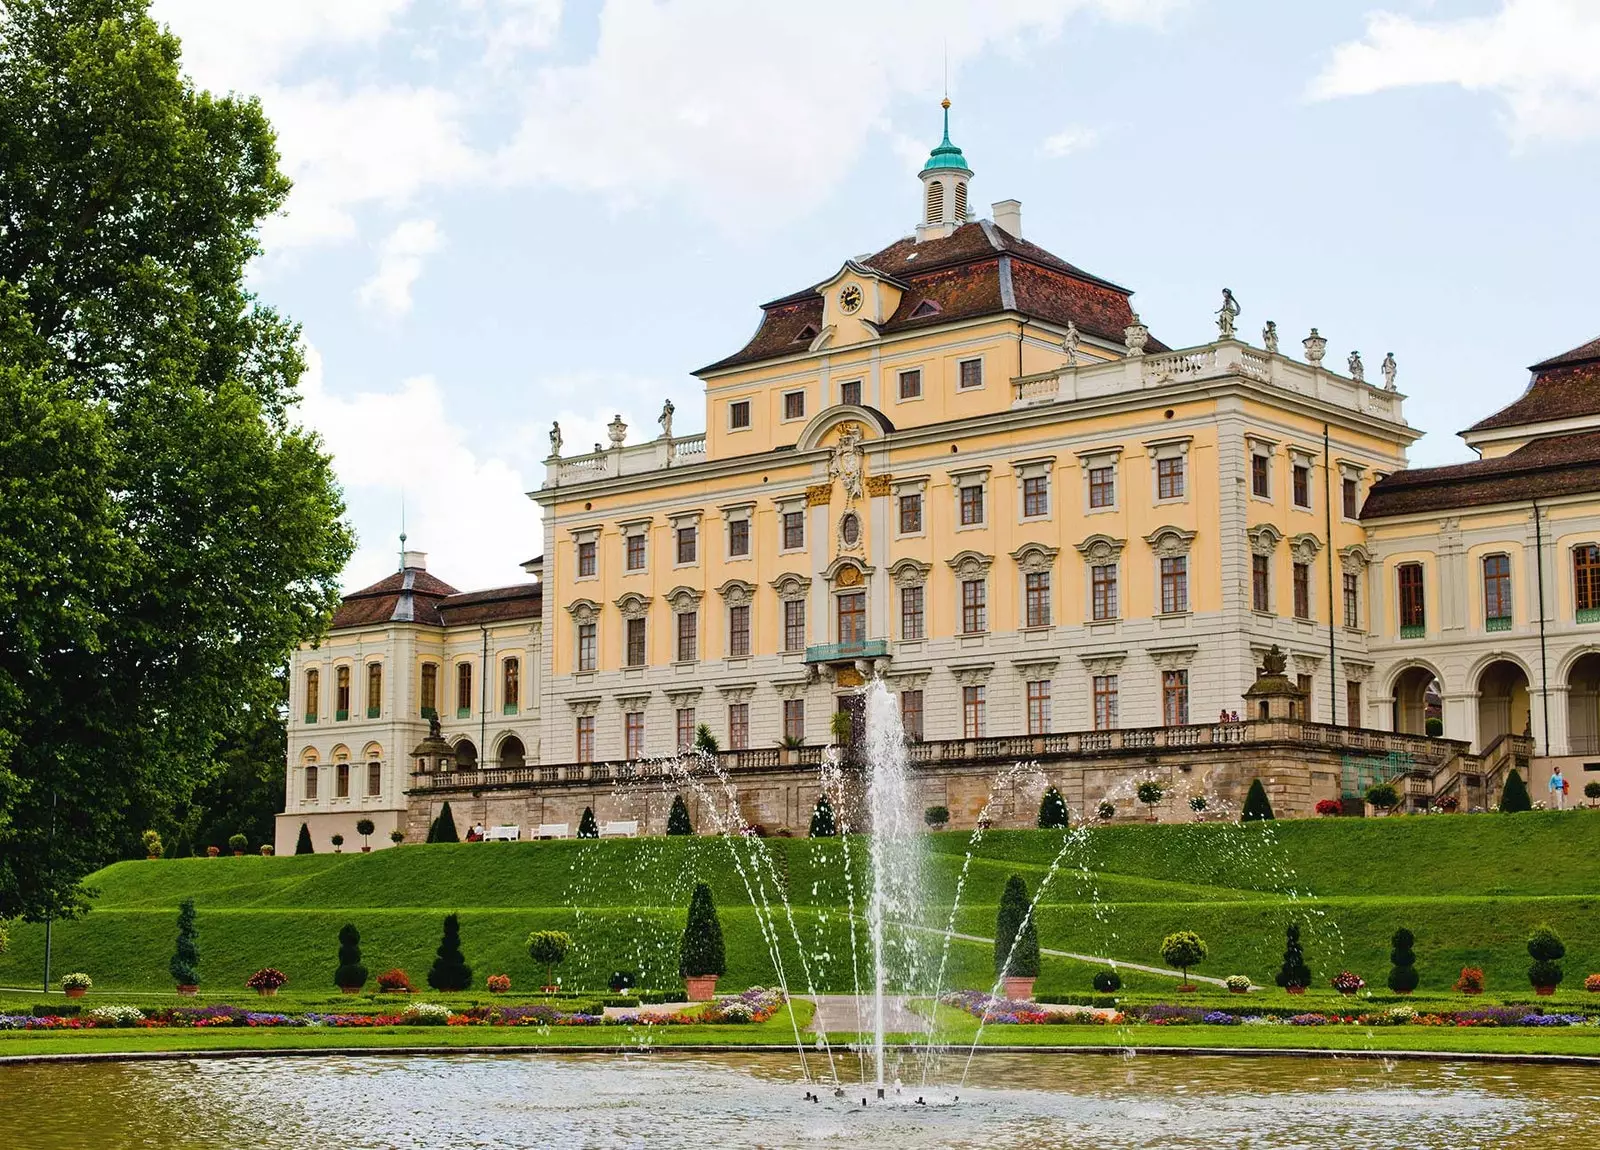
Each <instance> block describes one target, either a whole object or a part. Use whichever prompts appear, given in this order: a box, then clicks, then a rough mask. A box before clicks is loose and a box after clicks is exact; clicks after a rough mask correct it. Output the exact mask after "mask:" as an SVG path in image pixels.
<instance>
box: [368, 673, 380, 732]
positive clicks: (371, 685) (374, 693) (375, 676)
mask: <svg viewBox="0 0 1600 1150" xmlns="http://www.w3.org/2000/svg"><path fill="white" fill-rule="evenodd" d="M381 714H383V664H382V663H368V664H367V718H369V719H376V718H377V717H378V716H379V715H381Z"/></svg>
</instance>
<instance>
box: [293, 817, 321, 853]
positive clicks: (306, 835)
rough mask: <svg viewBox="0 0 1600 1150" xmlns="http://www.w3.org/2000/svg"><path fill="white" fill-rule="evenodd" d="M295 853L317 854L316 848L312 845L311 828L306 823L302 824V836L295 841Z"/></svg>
mask: <svg viewBox="0 0 1600 1150" xmlns="http://www.w3.org/2000/svg"><path fill="white" fill-rule="evenodd" d="M294 853H295V854H297V855H309V854H316V849H315V848H314V847H313V846H312V845H311V828H310V827H308V826H306V824H305V823H301V824H300V837H299V838H297V839H295V841H294Z"/></svg>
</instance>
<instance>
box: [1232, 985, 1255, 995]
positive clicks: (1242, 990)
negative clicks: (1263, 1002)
mask: <svg viewBox="0 0 1600 1150" xmlns="http://www.w3.org/2000/svg"><path fill="white" fill-rule="evenodd" d="M1228 993H1229V994H1249V993H1250V988H1249V987H1248V986H1230V987H1228Z"/></svg>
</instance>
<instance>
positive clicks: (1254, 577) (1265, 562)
mask: <svg viewBox="0 0 1600 1150" xmlns="http://www.w3.org/2000/svg"><path fill="white" fill-rule="evenodd" d="M1271 567H1272V560H1271V559H1269V558H1268V557H1267V556H1265V555H1252V556H1250V609H1251V610H1252V611H1271V610H1272V583H1271Z"/></svg>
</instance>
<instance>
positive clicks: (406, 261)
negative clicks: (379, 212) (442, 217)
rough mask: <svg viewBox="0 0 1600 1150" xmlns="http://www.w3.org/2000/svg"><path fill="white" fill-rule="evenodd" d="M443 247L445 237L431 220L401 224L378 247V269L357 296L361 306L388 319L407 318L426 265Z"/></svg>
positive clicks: (410, 221)
mask: <svg viewBox="0 0 1600 1150" xmlns="http://www.w3.org/2000/svg"><path fill="white" fill-rule="evenodd" d="M443 246H444V236H443V234H442V233H441V232H440V231H439V225H438V224H436V223H434V222H433V221H432V220H405V221H403V222H401V223H400V225H399V226H398V227H396V228H395V229H394V231H392V232H390V233H389V235H388V236H387V237H386V238H385V239H384V241H383V243H382V244H380V245H379V247H378V266H377V269H376V270H375V271H374V272H373V273H372V277H371V278H370V279H368V280H367V282H366V283H364V284H362V285H361V288H360V290H359V291H358V292H357V293H356V294H357V297H358V298H359V299H360V300H361V303H362V305H363V306H365V307H368V308H371V309H373V310H374V311H377V312H380V313H382V314H384V315H387V316H389V317H397V316H402V315H405V314H406V313H407V312H409V311H410V310H411V288H412V286H413V285H415V284H416V282H417V277H418V276H420V275H421V274H422V264H423V261H424V260H426V259H427V258H428V257H429V256H431V255H432V254H433V253H434V252H436V251H438V250H439V249H440V248H441V247H443Z"/></svg>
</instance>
